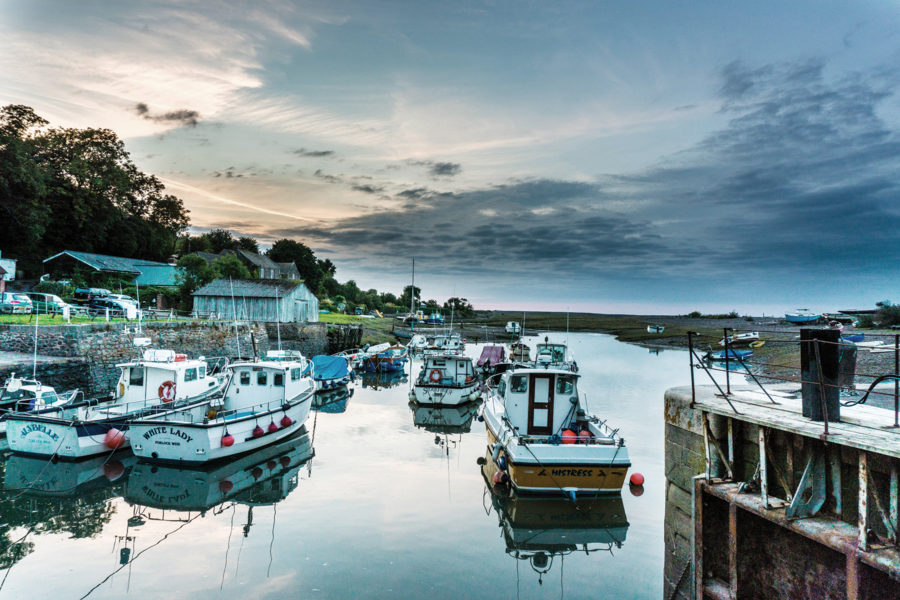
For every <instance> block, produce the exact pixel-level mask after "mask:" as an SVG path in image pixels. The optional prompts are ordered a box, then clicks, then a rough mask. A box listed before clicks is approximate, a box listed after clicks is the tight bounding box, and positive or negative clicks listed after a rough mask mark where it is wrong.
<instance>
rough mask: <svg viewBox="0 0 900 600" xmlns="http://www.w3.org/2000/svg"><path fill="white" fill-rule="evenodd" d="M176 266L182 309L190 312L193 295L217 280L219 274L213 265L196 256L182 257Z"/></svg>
mask: <svg viewBox="0 0 900 600" xmlns="http://www.w3.org/2000/svg"><path fill="white" fill-rule="evenodd" d="M235 258H236V257H235ZM176 265H177V266H178V267H179V269H178V292H179V294H180V296H181V307H182V309H184V310H190V309H191V308H193V304H194V301H193V297H192V294H193V293H194V292H196V291H197V290H198V289H199V288H201V287H203V286H204V285H206V284H207V283H209V282H210V281H212V280H213V279H216V277H218V275H219V273H218V271H217V270H216V268H215V267H214V266H213V265H211V264H209V263H208V262H206V260H205V259H203V258H201V257H200V256H198V255H196V254H188V255H187V256H182V257H181V258H179V259H178V262H177V263H176Z"/></svg>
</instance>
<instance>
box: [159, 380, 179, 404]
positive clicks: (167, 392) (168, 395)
mask: <svg viewBox="0 0 900 600" xmlns="http://www.w3.org/2000/svg"><path fill="white" fill-rule="evenodd" d="M157 391H158V392H159V399H160V400H162V401H163V402H171V401H172V400H174V399H175V382H174V381H171V380H170V381H163V382H162V383H161V384H160V386H159V390H157Z"/></svg>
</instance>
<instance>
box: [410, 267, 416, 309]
mask: <svg viewBox="0 0 900 600" xmlns="http://www.w3.org/2000/svg"><path fill="white" fill-rule="evenodd" d="M415 302H416V258H415V257H413V259H412V285H411V286H410V288H409V314H410V316H414V315H415V314H416V309H415V308H414V306H415Z"/></svg>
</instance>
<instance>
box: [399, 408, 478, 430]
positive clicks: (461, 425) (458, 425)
mask: <svg viewBox="0 0 900 600" xmlns="http://www.w3.org/2000/svg"><path fill="white" fill-rule="evenodd" d="M479 406H481V400H476V401H474V402H467V403H465V404H460V405H457V406H437V405H434V404H431V405H423V404H419V403H418V402H416V401H412V402H410V403H409V409H410V410H411V411H412V413H413V424H414V425H415V426H416V427H420V428H422V429H424V430H425V431H430V432H432V433H438V434H445V433H469V431H471V429H472V420H473V419H474V418H475V415H476V413H477V412H478V407H479Z"/></svg>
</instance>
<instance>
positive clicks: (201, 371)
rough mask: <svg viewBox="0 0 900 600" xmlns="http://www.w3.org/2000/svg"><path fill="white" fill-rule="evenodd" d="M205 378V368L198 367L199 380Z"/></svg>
mask: <svg viewBox="0 0 900 600" xmlns="http://www.w3.org/2000/svg"><path fill="white" fill-rule="evenodd" d="M204 377H206V367H200V379H203V378H204Z"/></svg>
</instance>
